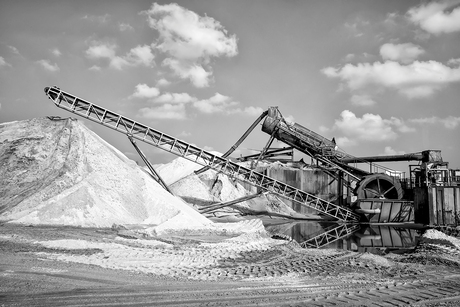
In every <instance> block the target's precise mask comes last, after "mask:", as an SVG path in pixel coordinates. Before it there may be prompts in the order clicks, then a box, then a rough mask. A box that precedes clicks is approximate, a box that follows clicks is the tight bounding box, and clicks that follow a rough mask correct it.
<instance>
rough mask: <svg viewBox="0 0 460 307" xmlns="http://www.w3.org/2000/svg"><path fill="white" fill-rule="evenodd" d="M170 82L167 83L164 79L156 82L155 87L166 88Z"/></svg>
mask: <svg viewBox="0 0 460 307" xmlns="http://www.w3.org/2000/svg"><path fill="white" fill-rule="evenodd" d="M170 84H171V82H169V81H168V80H166V79H165V78H161V79H160V80H158V82H157V87H162V86H168V85H170Z"/></svg>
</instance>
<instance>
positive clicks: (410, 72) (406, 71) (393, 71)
mask: <svg viewBox="0 0 460 307" xmlns="http://www.w3.org/2000/svg"><path fill="white" fill-rule="evenodd" d="M322 73H324V74H325V75H326V76H328V77H330V78H338V79H340V80H341V81H343V82H344V84H345V85H346V86H347V87H348V88H349V89H350V90H351V91H356V90H362V89H365V88H367V87H370V86H377V87H382V88H389V89H394V90H397V91H398V92H399V93H401V94H403V95H405V96H407V97H408V98H420V97H427V96H430V95H432V94H433V93H434V92H435V91H437V90H439V89H441V88H442V87H443V86H445V85H447V84H450V83H454V82H459V81H460V67H458V68H452V67H449V66H446V65H444V64H442V63H439V62H436V61H426V62H419V61H415V62H413V63H411V64H409V65H402V64H400V63H398V62H394V61H386V62H384V63H381V62H374V63H372V64H371V63H358V64H356V65H353V64H346V65H344V66H343V67H342V68H333V67H327V68H324V69H322Z"/></svg>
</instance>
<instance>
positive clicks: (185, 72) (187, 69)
mask: <svg viewBox="0 0 460 307" xmlns="http://www.w3.org/2000/svg"><path fill="white" fill-rule="evenodd" d="M163 65H164V66H168V67H169V68H171V69H172V70H173V71H174V73H175V74H176V75H178V76H179V77H180V78H182V79H190V81H191V82H192V84H193V85H195V86H196V87H208V86H209V81H210V80H209V78H210V76H211V75H212V72H208V71H206V70H205V69H204V68H203V66H201V65H197V64H190V63H188V61H179V60H176V59H172V58H167V59H164V61H163Z"/></svg>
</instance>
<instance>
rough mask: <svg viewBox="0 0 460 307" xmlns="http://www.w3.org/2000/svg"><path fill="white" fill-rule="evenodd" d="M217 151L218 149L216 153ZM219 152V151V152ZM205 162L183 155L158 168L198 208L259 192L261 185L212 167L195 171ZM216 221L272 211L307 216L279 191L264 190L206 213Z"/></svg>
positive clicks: (164, 178)
mask: <svg viewBox="0 0 460 307" xmlns="http://www.w3.org/2000/svg"><path fill="white" fill-rule="evenodd" d="M214 154H216V153H214ZM217 154H218V153H217ZM200 168H201V166H200V165H198V164H196V163H194V162H191V161H189V160H186V159H183V158H176V159H175V160H173V161H172V162H170V163H168V164H165V165H160V166H157V167H156V170H157V172H158V173H159V174H160V176H161V177H162V178H163V180H164V181H165V182H166V184H168V185H169V188H170V190H171V191H172V192H173V193H174V195H177V196H180V197H181V198H182V199H183V200H185V201H186V202H187V203H189V204H192V205H194V207H195V208H196V209H203V208H205V207H209V206H211V205H213V204H218V203H223V202H229V201H233V200H235V199H239V198H242V197H245V196H248V195H253V194H257V192H258V191H257V189H256V188H254V187H252V186H250V185H249V184H244V185H243V184H242V183H241V182H240V181H238V180H234V179H232V178H229V177H228V176H226V175H225V174H222V173H218V172H216V171H214V170H212V169H209V170H207V171H205V172H203V173H201V174H198V175H197V174H195V172H194V171H196V170H198V169H200ZM205 215H206V216H207V217H209V218H215V219H214V220H216V221H222V220H224V219H225V220H227V221H235V219H232V218H231V217H241V216H243V215H271V216H276V217H285V218H300V219H301V218H307V217H306V216H305V215H302V214H298V213H297V212H295V211H294V210H293V209H292V208H291V207H289V206H287V205H286V204H285V203H284V202H283V201H282V200H281V199H279V198H278V197H277V196H275V195H270V194H262V195H260V196H259V197H257V198H253V199H250V200H246V201H243V202H240V203H237V204H234V205H231V206H228V207H224V208H220V209H219V210H216V211H212V212H209V213H206V214H205Z"/></svg>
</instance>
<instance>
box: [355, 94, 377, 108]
mask: <svg viewBox="0 0 460 307" xmlns="http://www.w3.org/2000/svg"><path fill="white" fill-rule="evenodd" d="M350 101H351V104H352V105H354V106H360V107H367V106H372V105H374V104H376V102H375V101H374V100H373V99H372V98H371V96H369V95H353V96H351V98H350Z"/></svg>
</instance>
